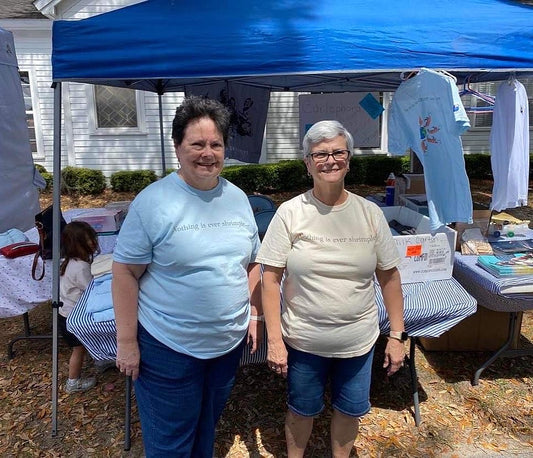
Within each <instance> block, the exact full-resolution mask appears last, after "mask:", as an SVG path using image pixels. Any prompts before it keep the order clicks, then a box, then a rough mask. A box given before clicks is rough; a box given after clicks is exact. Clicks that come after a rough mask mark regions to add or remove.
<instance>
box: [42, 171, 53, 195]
mask: <svg viewBox="0 0 533 458" xmlns="http://www.w3.org/2000/svg"><path fill="white" fill-rule="evenodd" d="M40 173H41V176H42V177H43V178H44V181H46V187H45V188H44V189H43V191H50V190H51V189H52V188H53V186H54V175H52V174H51V173H49V172H40Z"/></svg>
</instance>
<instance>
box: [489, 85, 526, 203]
mask: <svg viewBox="0 0 533 458" xmlns="http://www.w3.org/2000/svg"><path fill="white" fill-rule="evenodd" d="M490 151H491V165H492V175H493V177H494V186H493V189H492V201H491V204H490V208H491V210H496V211H501V210H505V209H507V208H515V207H520V206H522V205H527V195H528V187H529V107H528V100H527V93H526V88H525V87H524V85H523V84H522V83H521V82H520V81H518V80H516V79H514V78H513V79H511V80H508V81H505V82H503V83H502V84H500V87H499V88H498V91H497V93H496V102H495V104H494V113H493V115H492V128H491V131H490Z"/></svg>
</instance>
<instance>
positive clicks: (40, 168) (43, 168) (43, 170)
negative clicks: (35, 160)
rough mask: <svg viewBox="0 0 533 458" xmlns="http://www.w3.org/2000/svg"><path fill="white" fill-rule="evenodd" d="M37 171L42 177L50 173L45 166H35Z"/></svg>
mask: <svg viewBox="0 0 533 458" xmlns="http://www.w3.org/2000/svg"><path fill="white" fill-rule="evenodd" d="M34 165H35V168H36V169H37V171H38V172H39V173H40V174H41V175H42V174H43V173H48V170H46V169H45V167H44V165H41V164H34Z"/></svg>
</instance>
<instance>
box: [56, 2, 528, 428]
mask: <svg viewBox="0 0 533 458" xmlns="http://www.w3.org/2000/svg"><path fill="white" fill-rule="evenodd" d="M528 3H530V2H527V1H522V2H520V1H505V0H471V1H468V2H464V1H462V0H438V1H430V2H425V3H420V2H418V1H414V0H407V1H404V2H393V1H390V0H375V1H373V2H367V1H363V0H327V1H325V0H319V1H315V2H308V1H304V0H264V1H262V2H249V1H244V0H233V1H231V2H221V1H220V0H205V1H202V2H188V1H185V0H147V1H146V2H143V3H139V4H136V5H133V6H129V7H126V8H122V9H119V10H116V11H113V12H110V13H105V14H102V15H99V16H94V17H92V18H88V19H83V20H79V21H55V22H54V25H53V51H52V68H53V80H54V82H55V83H56V84H55V119H54V125H55V134H54V170H55V171H58V170H61V159H60V158H61V154H60V153H61V151H60V145H61V131H60V129H61V111H60V110H61V90H60V87H61V82H63V81H73V82H81V83H89V84H102V85H110V86H118V87H125V88H132V89H140V90H146V91H152V92H155V93H157V94H158V95H159V97H160V100H161V96H162V95H163V94H164V93H165V92H169V91H185V89H186V88H187V87H190V86H194V85H199V84H206V83H210V82H216V81H218V82H220V81H226V82H237V83H241V84H247V85H253V86H258V87H267V88H270V89H271V90H276V91H280V90H287V91H309V92H345V91H353V92H366V91H394V90H395V88H396V87H397V86H398V85H399V84H400V83H401V79H400V74H401V73H402V72H408V71H412V70H416V69H419V68H420V67H427V68H432V69H439V70H446V71H448V72H450V73H452V74H453V75H455V76H456V77H457V79H458V82H459V83H460V82H462V81H464V80H465V79H466V78H468V79H469V81H470V82H478V81H494V80H501V79H506V78H507V77H508V76H509V74H510V73H511V72H514V73H515V74H517V75H518V74H526V73H527V74H531V75H533V27H532V24H533V7H531V6H528ZM160 112H161V110H160ZM59 189H60V174H58V173H55V174H54V210H55V226H54V236H55V240H54V247H55V256H54V265H53V268H54V283H53V290H52V297H53V302H54V304H55V305H57V304H58V302H59V273H58V272H59V230H58V229H59V206H60V194H59ZM53 319H54V332H53V336H54V352H53V370H54V374H53V386H52V391H53V394H52V401H53V410H52V414H53V425H52V426H53V434H55V433H56V428H57V421H56V413H57V406H56V404H57V331H56V325H55V324H56V320H57V309H54V317H53Z"/></svg>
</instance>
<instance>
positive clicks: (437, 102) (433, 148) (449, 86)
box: [388, 69, 472, 230]
mask: <svg viewBox="0 0 533 458" xmlns="http://www.w3.org/2000/svg"><path fill="white" fill-rule="evenodd" d="M388 121H389V126H388V133H389V151H390V152H391V153H392V154H402V155H403V154H405V152H406V150H407V149H408V148H411V149H412V150H413V151H414V152H415V153H416V155H417V157H418V158H419V159H420V162H421V163H422V165H423V167H424V179H425V184H426V198H427V201H428V211H429V219H430V227H431V229H432V230H436V229H438V228H439V227H440V226H442V225H444V224H448V223H452V222H457V221H464V222H472V196H471V194H470V184H469V181H468V176H467V174H466V167H465V161H464V157H463V145H462V142H461V137H460V136H461V134H462V133H464V132H465V131H466V130H467V129H468V128H469V127H470V122H469V119H468V116H467V114H466V111H465V109H464V106H463V104H462V102H461V98H460V96H459V91H458V89H457V86H456V85H455V81H453V80H452V79H451V78H450V77H448V76H446V75H444V74H442V73H439V72H435V71H433V70H428V69H421V70H420V71H419V72H418V74H417V75H416V76H414V77H412V78H410V79H408V80H406V81H404V82H403V83H402V84H400V86H399V87H398V89H397V90H396V92H395V93H394V96H393V99H392V104H391V107H390V110H389V119H388Z"/></svg>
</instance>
